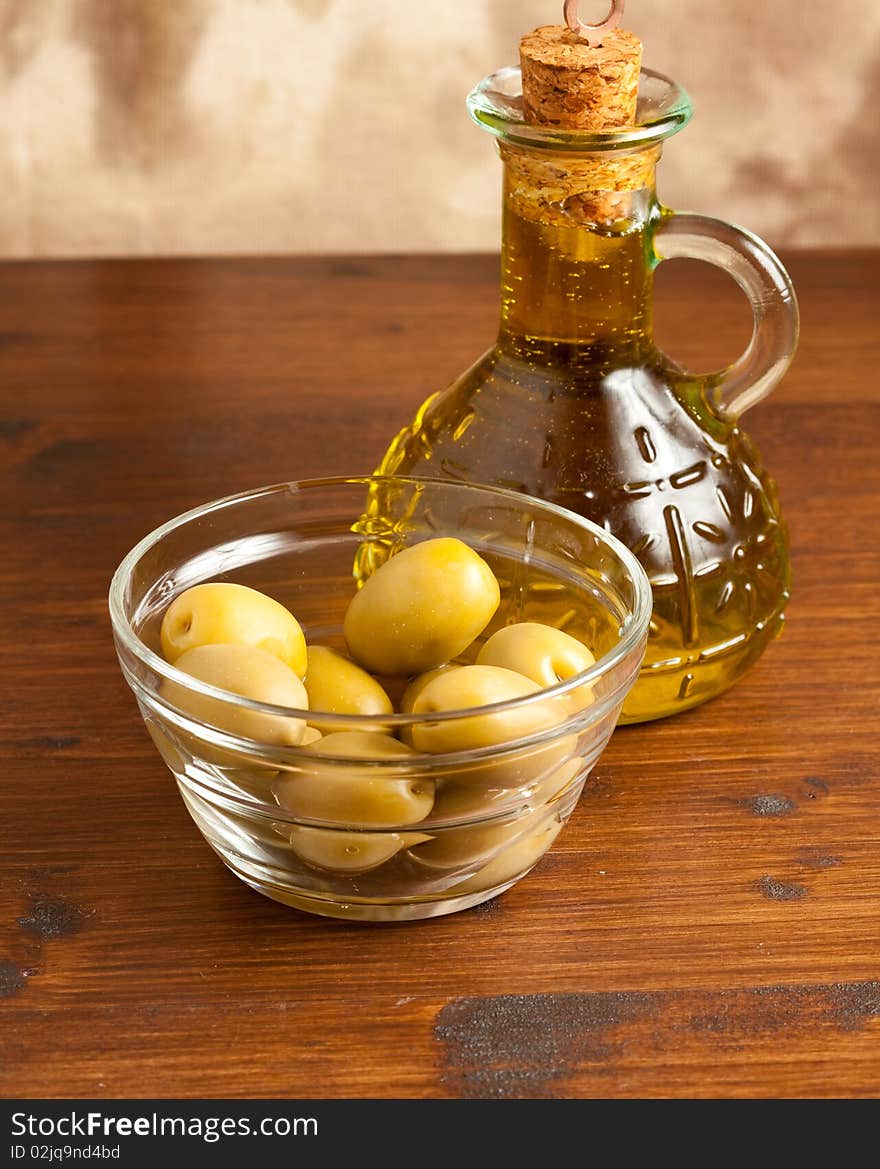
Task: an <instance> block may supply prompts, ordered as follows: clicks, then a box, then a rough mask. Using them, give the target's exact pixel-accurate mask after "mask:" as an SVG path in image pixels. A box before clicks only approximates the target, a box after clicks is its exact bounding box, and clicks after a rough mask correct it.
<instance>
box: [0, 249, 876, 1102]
mask: <svg viewBox="0 0 880 1169" xmlns="http://www.w3.org/2000/svg"><path fill="white" fill-rule="evenodd" d="M786 259H787V260H788V261H789V263H790V267H791V270H792V274H793V276H794V279H795V283H796V285H797V287H798V290H799V293H800V298H801V305H802V310H803V325H804V332H803V340H802V345H801V350H800V354H799V357H798V359H797V362H796V364H795V366H794V368H793V369H792V371H791V373H790V374H789V375H788V377H787V378H786V380H785V382H784V383H783V385H782V386H781V387H780V389H779V390H778V391H777V393H776V395H775V396H774V398H773V399H772V400H771V401H770V402H768V403H767V404H765V405H764V406H762V407H760V408H759V409H756V410H755V412H754V414H753V415H749V418H748V422H747V429H748V430H749V432H750V433H751V434H752V436H753V437H754V438H755V439H756V441H757V442H758V444H759V446H760V447H761V449H762V451H763V453H764V456H765V459H766V462H767V464H768V466H769V467H770V468H771V470H772V471H773V473H774V474H775V476H776V478H777V479H778V480H779V483H780V488H781V492H782V498H783V504H784V507H785V509H786V513H787V516H788V520H789V525H790V529H791V538H792V547H793V560H794V570H795V574H796V579H795V591H794V596H793V600H792V602H791V606H790V610H789V622H788V626H787V629H786V632H785V635H784V637H783V638H782V639H781V640H780V641H778V642H776V643H774V645H773V646H772V647H771V648H770V649H769V650H768V652H767V653H766V654H765V656H764V658H763V659H762V660H761V662H760V663H759V664H758V666H757V667H756V668H755V669H754V670H753V671H752V672H751V673H750V674H749V675H748V676H747V677H746V678H745V679H744V680H743V681H742V682H741V683H740V684H739V685H738V686H737V687H736V688H735V689H734V690H732V691H730V692H728V693H727V694H726V695H724V696H722V697H721V698H719V699H717V700H716V701H714V702H712V703H710V704H708V705H706V706H704V707H702V708H699V709H697V710H696V711H693V712H692V713H689V714H686V715H683V716H680V717H679V718H677V719H674V720H667V721H665V722H661V723H657V724H653V725H648V726H641V727H632V728H626V729H622V730H619V731H618V732H617V733H616V734H615V736H614V737H613V739H612V741H611V744H610V745H609V747H608V749H607V751H606V753H605V755H604V756H603V757H602V759H601V760H600V762H599V764H598V766H597V768H596V771H595V773H594V776H593V778H592V780H591V782H590V784H589V787H588V789H587V791H586V793H585V795H584V797H583V800H582V802H581V804H580V805H579V807H578V809H577V810H576V812H575V814H574V816H573V818H572V820H571V822H570V823H569V825H568V826H567V827H566V829H565V830H564V831H563V833H562V835H561V836H560V838H559V840H558V841H557V843H556V845H555V846H554V848H553V850H552V852H551V854H550V855H549V856H548V857H547V858H545V860H544V861H543V862H542V863H541V865H540V866H539V867H538V868H537V869H535V871H534V872H533V873H532V874H531V875H530V876H528V877H527V878H526V879H525V880H523V881H522V882H521V883H520V884H518V885H517V886H515V887H514V888H513V889H512V890H511V891H509V892H508V893H507V894H505V895H504V896H503V897H502V898H500V899H498V900H497V901H495V902H492V903H489V904H488V905H486V906H484V907H482V908H480V909H477V910H472V911H469V912H466V913H462V914H458V915H454V916H451V917H447V918H441V919H437V920H434V921H428V922H423V923H415V924H406V925H393V926H387V925H386V926H369V925H357V924H347V923H336V922H332V921H325V920H321V919H319V918H314V917H308V916H305V915H301V914H299V913H297V912H295V911H293V910H290V909H285V908H283V907H281V906H279V905H276V904H274V903H273V902H270V901H268V900H265V899H263V898H261V897H260V896H258V895H257V894H255V893H252V892H251V891H249V890H248V889H247V888H246V887H245V886H244V885H243V884H241V883H240V882H239V881H237V880H236V879H235V878H234V877H233V876H231V875H230V874H229V873H227V872H226V870H225V869H224V868H223V867H222V866H221V864H220V862H219V860H217V859H216V858H215V856H214V855H213V854H212V853H211V852H210V851H209V850H208V848H207V846H206V845H205V844H204V843H203V842H202V840H201V838H200V837H199V835H198V833H197V831H196V829H195V827H194V826H193V824H192V823H191V822H190V820H189V818H188V815H187V813H186V811H185V810H184V808H183V805H182V803H181V801H180V799H179V797H178V795H177V792H176V789H175V787H174V785H173V782H172V780H171V777H170V775H169V774H168V773H167V772H166V770H165V768H164V765H163V764H162V762H161V760H160V759H159V757H158V755H157V754H156V752H155V750H154V748H153V746H152V744H151V742H150V740H149V738H148V736H147V734H146V732H145V730H144V728H143V725H142V723H141V720H140V718H139V716H138V713H137V710H136V707H135V704H134V700H133V699H132V697H131V695H130V693H129V692H128V690H127V688H126V686H125V684H124V682H123V680H122V677H121V675H120V672H119V670H118V667H117V664H116V660H115V656H114V651H113V645H112V641H111V636H110V627H109V621H108V617H107V606H106V593H107V587H108V584H109V580H110V577H111V574H112V572H113V569H114V568H115V566H116V564H117V563H118V562H119V560H120V559H121V558H122V556H123V554H124V553H125V552H126V551H127V550H128V549H129V548H130V547H131V545H132V544H134V543H135V542H136V541H137V540H138V539H139V538H140V537H141V536H142V535H143V534H145V533H146V532H147V531H148V530H150V529H151V528H153V527H154V526H155V525H157V524H159V523H160V522H161V521H163V520H165V519H166V518H168V517H170V516H172V515H173V514H176V513H177V512H180V511H181V510H183V509H185V508H188V507H190V506H192V505H195V504H197V503H200V502H203V501H206V500H208V499H210V498H212V497H215V496H217V495H221V494H227V493H229V492H233V491H237V490H241V489H245V488H248V487H252V486H256V485H258V484H260V483H268V482H273V481H277V480H284V479H290V478H302V477H306V476H311V475H318V474H334V473H339V472H349V471H352V472H353V471H366V470H369V469H370V468H371V467H372V466H373V465H374V464H375V462H376V460H377V458H378V456H379V455H380V454H381V452H382V450H383V448H384V445H385V443H386V442H387V440H388V438H389V437H390V436H391V435H392V434H393V433H394V432H395V431H396V429H397V428H398V427H400V426H401V425H403V424H404V423H405V422H406V421H407V420H408V419H409V418H410V416H411V415H412V413H413V410H414V408H415V406H416V405H417V404H418V403H419V402H420V401H421V399H422V398H423V397H424V396H425V395H426V394H427V393H428V392H429V391H432V390H434V389H436V388H439V387H441V386H442V385H443V384H444V383H445V382H446V381H447V380H448V379H449V378H450V377H451V376H452V375H454V374H455V373H457V372H459V371H460V370H461V369H462V368H464V366H465V365H466V364H467V363H469V362H470V361H471V360H472V359H473V358H474V357H475V356H476V355H477V354H478V353H479V352H480V351H481V348H483V347H485V346H486V345H488V344H489V342H490V341H491V339H492V335H493V330H494V327H495V322H496V317H497V279H496V261H493V260H491V259H489V258H485V257H483V258H442V259H436V258H432V259H420V258H401V259H376V260H371V259H357V260H346V259H328V260H308V261H302V260H271V261H270V260H254V261H213V262H192V261H190V262H177V261H164V262H118V263H113V262H102V263H81V264H79V263H77V264H50V263H45V264H44V263H38V264H28V265H15V264H8V265H6V266H4V267H2V268H0V402H2V406H0V452H2V461H0V490H2V508H0V530H2V534H3V554H2V558H0V623H2V644H0V655H2V658H0V663H2V664H0V687H2V697H0V703H2V705H0V710H2V742H0V752H2V776H3V782H2V785H0V872H2V885H0V1093H2V1094H3V1095H4V1096H7V1097H11V1096H26V1097H46V1096H49V1097H51V1096H66V1095H75V1096H88V1097H113V1096H122V1097H137V1096H223V1095H226V1096H233V1097H265V1096H273V1097H274V1096H281V1097H309V1096H311V1097H408V1096H414V1097H444V1096H477V1097H480V1096H489V1097H497V1096H558V1097H635V1096H647V1097H717V1096H723V1097H750V1096H758V1097H780V1096H782V1097H789V1096H790V1097H803V1096H851V1097H869V1096H877V1095H878V1094H880V778H878V774H877V755H878V751H877V731H878V716H877V694H878V682H880V677H878V668H877V659H878V636H877V631H878V617H880V613H878V575H880V574H878V558H877V536H878V529H877V522H876V507H877V503H878V499H880V470H878V462H877V445H878V433H880V426H878V421H880V419H878V409H880V407H878V400H877V390H876V380H877V368H878V361H880V347H878V336H877V324H876V322H877V320H878V311H880V305H878V297H877V282H876V265H877V263H878V259H880V257H878V255H876V254H872V253H867V252H864V253H816V254H794V255H789V256H787V257H786ZM667 269H668V271H667ZM660 275H661V277H662V280H661V284H662V290H661V291H662V295H661V298H660V299H661V304H660V310H659V317H660V336H661V339H662V340H663V342H664V343H665V344H666V346H667V348H668V349H669V350H670V351H671V352H673V353H674V354H675V355H677V356H679V357H680V358H682V359H683V360H686V361H688V362H690V363H691V364H692V365H694V366H697V367H703V368H708V367H711V366H714V365H719V364H721V363H723V362H726V361H729V360H731V359H732V358H733V357H734V356H735V355H736V353H737V352H738V350H739V349H740V348H741V346H742V344H743V342H744V339H745V334H746V327H747V313H746V310H745V307H744V306H743V305H742V304H741V303H740V301H739V299H738V296H737V293H736V292H735V291H734V290H733V289H732V287H730V288H729V287H728V286H727V284H726V283H725V282H723V281H722V280H721V278H719V277H715V276H713V275H712V274H711V273H710V272H708V271H704V270H703V269H701V268H699V267H698V266H695V265H688V264H680V265H667V266H666V269H661V273H660Z"/></svg>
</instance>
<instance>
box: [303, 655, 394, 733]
mask: <svg viewBox="0 0 880 1169" xmlns="http://www.w3.org/2000/svg"><path fill="white" fill-rule="evenodd" d="M305 686H306V692H307V693H308V696H309V710H310V711H313V712H314V713H315V715H316V716H318V715H321V714H324V713H325V712H326V713H328V714H357V715H365V714H391V713H392V712H393V710H394V707H393V706H392V704H391V699H390V698H389V697H388V695H387V694H386V693H385V691H384V690H383V689H382V687H381V686H380V685H379V683H378V682H377V681H376V679H375V678H373V677H371V676H370V675H369V674H368V673H367V672H366V670H362V669H361V668H360V666H358V665H355V663H354V662H352V661H349V660H348V658H344V657H343V656H342V654H338V653H336V651H335V650H332V649H328V648H327V646H324V645H310V646H309V648H308V666H307V667H306V676H305ZM309 724H310V725H311V726H317V727H318V728H320V730H321V731H322V732H323V733H324V734H330V733H332V732H333V731H334V730H337V731H338V730H340V729H342V726H344V724H341V725H340V724H339V723H334V722H333V720H332V719H324V718H319V717H315V718H314V719H309ZM386 727H387V724H385V725H384V726H383V724H382V723H375V724H372V723H371V724H369V726H365V727H364V730H365V731H368V730H369V731H383V730H385V729H386Z"/></svg>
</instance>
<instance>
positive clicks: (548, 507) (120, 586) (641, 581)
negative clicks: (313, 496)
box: [109, 475, 653, 768]
mask: <svg viewBox="0 0 880 1169" xmlns="http://www.w3.org/2000/svg"><path fill="white" fill-rule="evenodd" d="M381 483H388V484H399V483H403V484H410V483H411V484H414V485H416V486H421V485H424V484H429V485H431V484H433V485H435V486H438V487H442V488H443V489H444V490H451V491H479V492H481V493H483V494H489V495H495V496H498V498H499V500H504V501H505V502H507V503H517V504H519V505H523V504H524V503H528V504H529V506H530V507H532V508H537V509H539V510H541V511H543V512H545V513H546V514H548V515H550V516H558V517H559V518H562V519H565V520H567V521H569V522H574V523H575V524H577V525H578V526H579V527H581V528H583V529H585V530H586V531H588V532H590V533H591V534H592V535H593V536H594V537H596V538H597V539H598V540H600V541H601V542H602V543H603V544H605V545H606V546H607V547H608V548H609V549H610V550H611V551H612V552H613V553H614V554H615V556H616V557H617V558H618V559H619V560H620V561H621V562H622V563H623V565H624V567H625V569H626V571H627V573H628V574H629V576H630V578H631V580H632V583H633V589H634V592H635V597H636V603H635V605H634V606H633V608H632V610H631V612H630V613H629V614H628V616H627V619H626V623H625V629H624V633H623V636H622V637H621V638H620V640H619V641H618V642H617V643H616V645H615V646H614V647H613V648H612V649H610V650H609V651H608V652H607V653H606V654H603V655H602V657H600V658H599V659H598V660H597V661H596V663H595V664H594V665H593V666H591V667H590V669H588V670H584V671H583V672H582V673H580V674H577V675H575V676H574V677H572V678H569V679H567V680H566V681H565V682H559V683H558V684H557V685H555V686H550V687H547V688H546V689H542V690H536V691H534V692H533V693H531V694H527V695H525V696H523V697H522V698H515V699H508V700H507V701H504V702H497V703H493V704H491V705H486V706H476V707H463V708H462V709H460V710H450V711H441V712H437V713H435V714H431V716H430V719H429V720H428V719H426V718H425V716H424V715H414V714H390V715H382V716H381V718H379V717H378V716H377V715H375V714H373V715H354V714H349V715H345V714H334V713H332V712H331V713H328V714H327V715H326V717H327V719H328V720H329V721H332V722H333V723H334V724H338V726H339V729H343V728H344V729H346V730H352V731H357V730H362V729H364V727H373V728H374V727H375V725H376V723H377V721H378V722H382V723H383V724H387V725H388V726H389V727H391V728H393V729H394V730H397V729H398V728H400V727H411V726H413V725H415V724H418V723H424V722H426V721H430V722H431V723H441V722H446V721H451V720H455V719H462V718H468V717H472V716H474V715H477V714H481V715H484V714H486V713H493V714H494V713H501V712H505V711H508V710H516V709H519V708H525V707H528V706H529V705H531V704H532V703H535V702H540V701H543V700H544V699H546V698H556V697H558V696H561V695H564V694H567V693H568V692H569V691H570V690H575V689H577V688H579V687H580V686H583V685H590V684H592V683H594V682H596V681H597V680H598V679H599V678H601V677H603V676H604V675H605V674H607V673H608V672H610V671H611V670H612V669H613V668H614V667H615V666H616V665H618V664H619V663H620V662H621V661H623V660H624V659H625V658H626V657H627V656H628V655H629V654H631V653H632V651H633V650H634V649H635V648H636V646H637V645H638V643H639V642H640V641H641V640H643V639H644V638H645V636H646V634H647V629H648V624H649V622H650V619H651V613H652V609H653V601H652V594H651V585H650V582H649V580H648V577H647V575H646V573H645V570H644V569H643V568H642V566H641V564H640V563H639V561H638V560H637V559H636V557H635V556H634V555H633V553H632V552H631V551H630V550H629V548H627V547H626V545H625V544H623V543H622V542H621V541H620V540H618V539H617V537H615V536H613V535H612V534H611V533H610V532H608V531H606V529H605V528H602V527H600V526H599V525H598V524H594V523H593V522H592V521H591V520H587V519H584V517H583V516H580V515H578V514H577V512H573V511H570V510H569V509H568V508H564V507H560V506H559V505H558V504H555V503H551V502H549V501H548V500H545V499H538V498H537V497H535V496H531V495H525V494H523V493H522V492H517V491H509V490H507V489H505V488H501V487H490V486H486V485H484V484H482V483H458V482H456V481H455V480H450V479H437V478H429V477H421V476H419V477H416V476H408V475H351V476H349V475H342V476H332V477H326V478H314V479H302V480H291V481H290V482H287V483H274V484H270V485H268V486H265V487H257V488H252V489H251V490H249V491H242V492H239V493H237V494H235V495H227V496H223V497H222V498H220V499H214V500H211V501H210V502H208V503H204V504H201V505H199V506H198V507H195V508H191V509H190V510H189V511H186V512H182V513H181V514H179V515H177V516H174V517H173V518H172V519H169V520H167V521H166V522H165V523H164V524H161V525H160V526H159V527H157V528H154V529H153V531H152V532H149V533H148V534H147V535H146V536H144V537H143V539H141V540H139V541H138V543H137V544H136V545H135V546H134V547H133V548H132V549H131V551H129V552H128V553H127V554H126V556H125V557H124V558H123V560H122V561H121V562H120V564H119V567H118V568H117V569H116V571H115V573H114V574H113V578H112V580H111V582H110V592H109V607H110V619H111V623H112V626H113V630H114V633H115V635H116V637H117V638H118V640H119V642H120V644H121V645H122V646H123V647H124V648H125V649H126V650H127V651H128V652H129V653H131V654H132V656H133V657H135V658H136V659H137V660H138V661H139V662H140V663H141V664H142V665H144V666H146V667H148V668H149V669H150V670H152V671H153V672H154V673H156V674H158V675H159V676H160V677H161V678H164V679H165V680H166V681H169V682H173V683H175V684H176V685H178V686H180V687H182V688H183V689H184V690H192V691H194V692H196V693H198V694H201V695H204V696H206V697H209V698H215V699H218V700H220V701H223V702H227V703H232V704H234V705H235V706H238V707H241V708H243V709H246V710H248V711H254V712H256V713H259V714H266V715H274V716H276V717H282V718H299V719H303V720H308V719H309V718H312V719H314V718H315V716H316V715H317V714H318V713H320V712H318V711H308V710H299V709H297V708H295V707H288V706H276V705H274V704H272V703H266V702H257V701H255V700H253V699H248V698H244V697H242V696H241V695H238V694H234V693H232V692H231V691H228V690H221V689H218V688H217V687H216V686H210V685H208V684H207V683H205V682H201V681H199V680H198V679H195V678H193V677H191V676H190V675H189V674H185V673H183V671H181V670H178V669H176V668H175V667H174V666H172V665H170V664H169V663H168V662H166V661H165V659H164V658H162V657H160V656H159V654H157V653H155V652H154V651H153V650H151V649H150V648H149V646H148V645H146V644H145V643H144V642H143V641H141V639H140V638H139V637H138V636H137V634H136V633H135V632H134V630H133V629H132V627H131V625H130V623H129V621H128V619H127V618H126V616H125V610H124V604H123V597H124V594H125V590H126V588H127V585H128V582H129V579H130V577H131V574H132V572H133V570H134V567H135V565H136V564H137V563H138V561H139V560H140V559H141V557H142V556H143V555H144V554H145V553H146V552H147V551H149V550H150V549H151V548H153V547H154V546H155V545H156V544H158V543H159V542H160V541H161V540H163V539H164V538H165V537H166V536H167V535H169V534H170V533H171V532H173V531H175V530H176V529H178V528H182V527H184V526H185V525H186V524H189V523H192V522H193V521H195V520H198V519H201V518H202V517H203V516H206V515H209V514H211V513H212V512H216V511H221V510H222V509H223V508H226V507H232V506H235V505H236V504H239V503H245V502H247V501H249V500H256V499H259V498H262V497H264V496H267V495H273V494H282V493H299V492H303V491H316V490H321V489H322V488H323V489H327V488H335V487H346V486H351V487H358V486H362V487H364V488H365V489H367V488H369V487H370V486H371V485H374V484H381ZM614 697H615V695H609V696H606V697H605V698H604V699H603V700H602V701H601V702H600V703H596V704H595V705H594V706H591V707H589V708H587V709H588V711H594V710H595V713H596V714H600V713H601V712H602V711H603V710H604V709H605V708H606V706H608V705H610V704H611V700H613V699H614ZM596 708H599V709H596ZM175 709H176V708H175ZM186 717H187V719H188V720H189V721H191V722H193V723H196V722H198V721H199V720H195V719H192V718H191V716H186ZM579 719H580V716H579V715H575V716H573V718H572V719H571V720H566V722H563V723H562V724H559V725H556V726H554V727H553V728H551V730H552V731H553V732H555V733H559V732H561V731H570V729H571V726H570V723H571V722H573V721H578V720H579ZM593 721H594V720H593V719H590V722H593ZM204 725H205V726H206V727H211V728H212V729H216V728H213V724H210V723H205V724H204ZM220 733H221V735H222V736H223V738H224V739H225V740H226V741H227V742H229V743H230V744H232V743H235V742H240V743H249V744H253V743H254V742H255V741H254V740H248V739H244V738H239V737H238V736H233V735H229V733H228V732H222V731H221V732H220ZM546 737H548V732H546V731H545V732H543V733H539V734H537V735H534V736H529V738H528V739H520V740H517V741H516V742H515V743H511V744H510V745H511V747H517V748H519V749H522V747H523V745H524V744H525V743H529V744H531V743H532V742H534V743H540V742H541V741H543V740H544V739H545V738H546ZM551 737H552V736H551ZM259 745H260V746H261V747H265V746H267V744H259ZM504 746H505V747H506V746H507V744H505V745H504ZM277 750H278V751H282V750H283V754H284V755H285V756H288V757H289V756H293V755H295V754H296V753H297V752H298V748H295V747H285V748H283V749H282V748H278V749H277ZM499 750H502V748H499V747H493V748H484V749H483V750H482V751H474V752H467V753H465V752H460V753H458V752H457V753H455V754H456V755H458V754H461V755H464V754H468V756H469V757H471V758H477V757H479V756H481V755H482V754H486V753H488V754H492V753H495V754H497V753H498V752H499ZM274 753H275V752H273V754H274ZM308 757H309V758H314V756H313V755H310V756H308ZM451 757H452V756H439V755H438V756H422V755H418V754H413V755H407V756H406V757H405V758H396V757H395V758H390V759H388V758H383V759H377V760H376V762H381V763H382V764H385V765H387V766H388V767H391V768H393V767H395V766H396V767H398V768H399V767H400V766H401V765H403V766H405V767H406V766H412V765H413V764H414V763H415V761H416V760H417V759H421V758H432V759H435V760H439V759H447V758H451ZM321 758H322V759H325V760H333V759H336V758H337V757H335V756H332V755H329V754H327V755H322V756H321ZM338 758H339V761H340V762H342V761H344V762H348V763H352V762H357V763H359V764H362V763H364V762H367V760H366V759H362V758H360V757H359V758H358V759H357V760H353V759H352V758H351V757H347V756H340V757H338Z"/></svg>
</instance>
